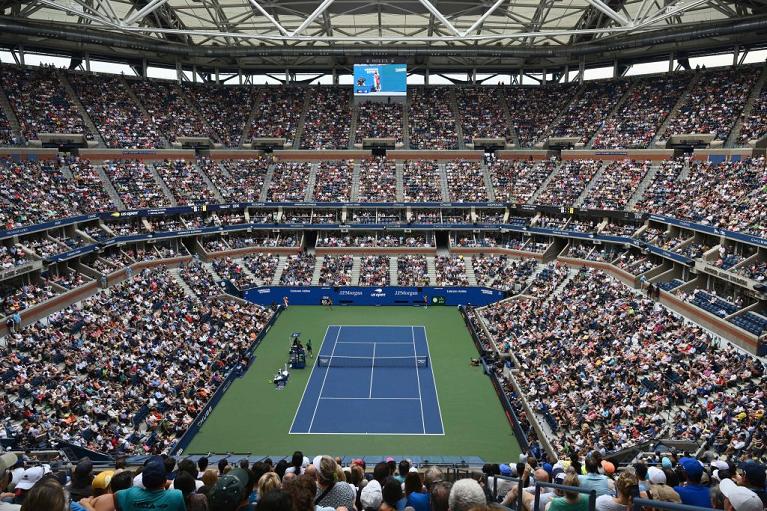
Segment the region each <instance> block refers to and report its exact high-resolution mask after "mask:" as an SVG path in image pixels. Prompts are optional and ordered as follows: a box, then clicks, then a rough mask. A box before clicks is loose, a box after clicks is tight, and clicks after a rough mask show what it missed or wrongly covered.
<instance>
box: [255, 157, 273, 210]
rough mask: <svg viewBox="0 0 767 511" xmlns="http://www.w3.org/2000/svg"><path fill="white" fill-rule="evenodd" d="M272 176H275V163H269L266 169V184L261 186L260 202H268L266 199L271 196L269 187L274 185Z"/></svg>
mask: <svg viewBox="0 0 767 511" xmlns="http://www.w3.org/2000/svg"><path fill="white" fill-rule="evenodd" d="M272 177H274V165H269V167H268V168H267V169H266V176H264V186H262V187H261V195H260V196H259V198H258V202H266V199H267V198H268V197H269V187H270V186H272Z"/></svg>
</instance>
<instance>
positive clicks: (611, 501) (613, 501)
mask: <svg viewBox="0 0 767 511" xmlns="http://www.w3.org/2000/svg"><path fill="white" fill-rule="evenodd" d="M639 496H640V491H639V481H638V480H637V477H636V475H635V474H633V473H631V472H628V471H627V472H623V473H621V475H620V477H618V480H617V481H615V496H614V497H613V496H612V495H600V496H599V497H597V501H596V508H595V509H596V510H597V511H626V510H629V509H631V505H632V502H633V500H634V499H635V498H638V497H639Z"/></svg>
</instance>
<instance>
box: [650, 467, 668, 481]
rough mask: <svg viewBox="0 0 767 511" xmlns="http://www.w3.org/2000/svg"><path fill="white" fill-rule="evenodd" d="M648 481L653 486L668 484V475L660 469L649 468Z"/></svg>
mask: <svg viewBox="0 0 767 511" xmlns="http://www.w3.org/2000/svg"><path fill="white" fill-rule="evenodd" d="M647 479H649V481H650V482H651V483H652V484H666V474H665V473H664V472H663V471H662V470H661V469H659V468H658V467H648V468H647Z"/></svg>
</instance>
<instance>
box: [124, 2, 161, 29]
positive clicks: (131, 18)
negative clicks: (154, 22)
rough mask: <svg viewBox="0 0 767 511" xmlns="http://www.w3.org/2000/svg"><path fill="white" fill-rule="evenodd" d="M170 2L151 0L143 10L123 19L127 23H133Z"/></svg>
mask: <svg viewBox="0 0 767 511" xmlns="http://www.w3.org/2000/svg"><path fill="white" fill-rule="evenodd" d="M167 2H168V0H151V2H149V3H148V4H146V5H145V6H144V7H143V8H142V9H141V10H139V11H136V12H134V13H133V14H131V15H130V16H128V17H127V18H126V19H124V20H123V21H122V23H123V24H125V25H133V24H134V23H135V22H137V21H139V20H141V19H143V18H144V17H145V16H147V15H149V14H152V13H153V12H154V11H156V10H157V9H159V8H160V7H162V6H163V5H165V4H166V3H167Z"/></svg>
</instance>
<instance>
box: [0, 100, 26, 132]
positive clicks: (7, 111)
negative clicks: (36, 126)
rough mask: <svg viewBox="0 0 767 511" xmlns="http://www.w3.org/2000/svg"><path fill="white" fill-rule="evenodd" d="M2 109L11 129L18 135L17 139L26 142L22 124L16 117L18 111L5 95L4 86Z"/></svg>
mask: <svg viewBox="0 0 767 511" xmlns="http://www.w3.org/2000/svg"><path fill="white" fill-rule="evenodd" d="M0 110H2V111H3V114H4V115H5V118H6V119H8V124H10V126H11V131H12V132H13V134H14V136H15V137H17V139H18V140H20V141H21V142H22V143H23V142H25V140H24V136H23V135H22V132H21V124H19V119H18V117H16V112H14V111H13V107H12V106H11V102H10V101H9V100H8V96H6V95H5V91H4V90H3V88H2V87H0Z"/></svg>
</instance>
